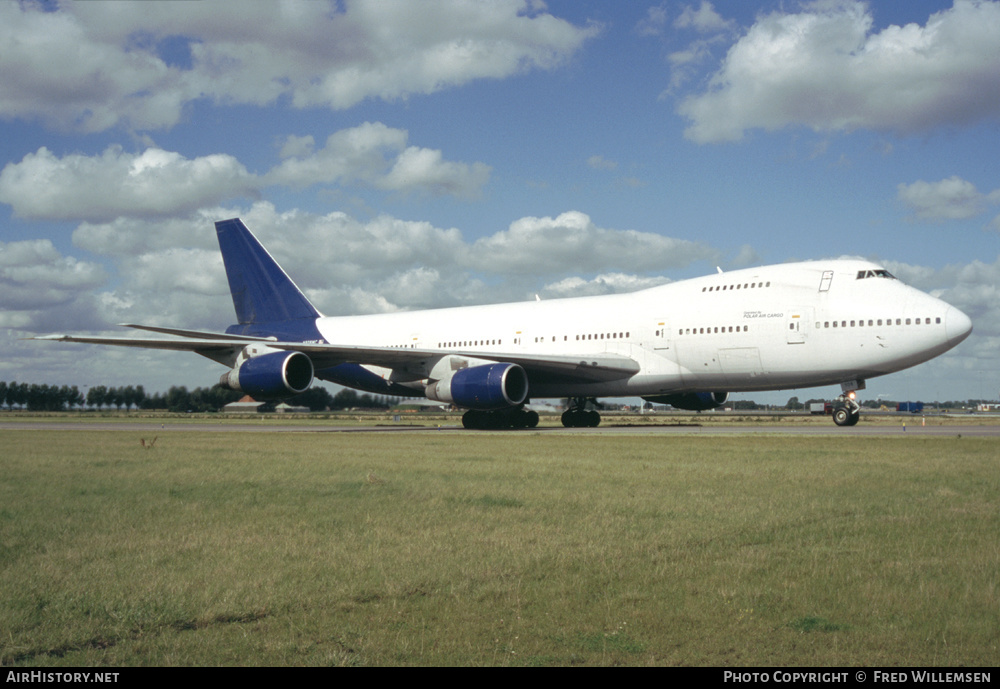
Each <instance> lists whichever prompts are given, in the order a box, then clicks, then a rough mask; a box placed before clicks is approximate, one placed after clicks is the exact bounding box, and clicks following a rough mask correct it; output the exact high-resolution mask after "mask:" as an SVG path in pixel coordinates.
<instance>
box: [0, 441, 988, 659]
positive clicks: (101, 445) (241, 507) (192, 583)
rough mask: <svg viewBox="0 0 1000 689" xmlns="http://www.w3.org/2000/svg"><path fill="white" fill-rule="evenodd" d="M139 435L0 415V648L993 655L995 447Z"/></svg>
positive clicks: (185, 654)
mask: <svg viewBox="0 0 1000 689" xmlns="http://www.w3.org/2000/svg"><path fill="white" fill-rule="evenodd" d="M140 436H141V434H140V433H138V432H129V431H109V432H89V431H63V432H49V433H40V432H37V431H33V432H27V431H25V432H21V431H4V430H0V447H2V448H3V450H2V453H3V454H2V457H0V663H2V664H3V665H19V666H20V665H24V666H30V665H61V664H65V665H209V664H212V665H218V664H223V665H226V664H231V665H254V664H260V665H411V664H412V665H428V664H438V665H440V664H446V665H571V664H581V665H613V664H627V665H648V664H651V665H663V664H671V665H672V664H685V665H758V664H767V665H869V666H874V665H993V664H995V661H996V658H997V657H998V653H1000V649H998V645H1000V613H998V612H997V610H998V593H1000V592H998V581H1000V539H998V537H997V534H998V533H1000V471H998V469H1000V441H997V440H995V439H989V438H943V437H935V438H926V437H924V438H896V437H893V438H870V437H869V438H856V437H855V438H808V437H807V438H795V437H771V436H767V437H748V436H742V437H718V436H716V437H688V436H678V437H662V436H656V435H648V436H645V435H644V436H641V437H639V436H637V437H626V436H620V435H609V436H585V435H562V434H558V435H556V434H545V433H543V434H532V433H508V434H479V433H477V434H449V435H438V434H434V433H432V432H425V433H421V434H404V435H399V434H278V433H260V434H258V433H253V432H246V433H231V432H227V433H213V432H211V431H210V430H206V431H204V432H190V433H188V432H177V431H173V432H169V433H165V434H161V435H160V436H159V438H158V440H157V442H156V445H155V447H153V448H152V449H144V448H143V447H142V446H140V443H139V439H140ZM147 440H148V438H147Z"/></svg>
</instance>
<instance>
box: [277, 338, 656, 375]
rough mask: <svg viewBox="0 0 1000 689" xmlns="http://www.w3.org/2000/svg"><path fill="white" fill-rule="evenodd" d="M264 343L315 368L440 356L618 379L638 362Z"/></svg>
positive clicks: (533, 371) (391, 364)
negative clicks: (300, 357)
mask: <svg viewBox="0 0 1000 689" xmlns="http://www.w3.org/2000/svg"><path fill="white" fill-rule="evenodd" d="M267 346H268V347H274V348H275V349H286V350H289V351H298V352H302V353H303V354H306V355H308V356H309V358H310V359H312V362H313V366H315V367H316V368H317V369H323V368H329V367H332V366H336V365H338V364H347V363H350V364H370V365H373V366H382V367H385V368H399V367H405V366H407V365H414V364H420V363H421V362H425V361H428V360H431V359H435V358H438V357H442V356H449V355H450V356H459V357H468V358H470V359H480V360H485V361H496V362H501V363H511V364H518V365H519V366H521V367H522V368H523V369H524V370H525V371H526V372H527V373H528V376H529V378H532V377H537V376H545V377H546V378H548V379H566V380H577V381H582V382H591V381H606V380H619V379H621V378H628V377H629V376H632V375H635V374H636V373H638V372H639V363H638V362H637V361H635V360H634V359H631V358H630V357H627V356H622V355H620V354H609V353H606V352H601V353H598V354H588V355H582V354H581V355H579V356H565V355H543V354H522V353H510V352H483V351H473V350H469V351H455V350H451V349H449V350H443V349H396V348H391V347H359V346H351V345H333V344H304V343H301V342H268V343H267Z"/></svg>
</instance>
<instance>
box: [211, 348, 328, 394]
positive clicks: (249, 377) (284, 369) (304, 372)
mask: <svg viewBox="0 0 1000 689" xmlns="http://www.w3.org/2000/svg"><path fill="white" fill-rule="evenodd" d="M312 379H313V365H312V361H311V360H310V359H309V357H308V356H306V355H305V354H303V353H302V352H273V353H271V354H261V355H260V356H255V357H252V358H250V359H247V360H246V361H244V362H243V363H242V364H240V365H239V366H236V367H235V368H234V369H232V370H231V371H229V372H228V373H225V374H223V376H222V378H221V379H220V380H219V385H221V386H222V387H224V388H229V389H230V390H238V391H240V392H245V393H246V394H248V395H250V396H251V397H253V398H254V399H255V400H257V401H261V402H262V401H266V400H280V399H284V398H286V397H294V396H295V395H298V394H300V393H303V392H305V391H306V390H308V389H309V386H310V385H311V384H312Z"/></svg>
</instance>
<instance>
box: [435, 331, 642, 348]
mask: <svg viewBox="0 0 1000 689" xmlns="http://www.w3.org/2000/svg"><path fill="white" fill-rule="evenodd" d="M629 335H630V333H629V332H627V331H626V332H617V333H587V334H584V335H576V336H575V338H576V341H577V342H581V341H585V340H624V339H626V338H628V337H629ZM550 341H551V342H557V341H558V337H557V336H555V335H552V336H551V337H536V338H535V342H536V343H540V342H550ZM562 341H563V342H569V335H563V337H562ZM501 344H503V340H462V341H461V342H438V349H451V348H454V347H492V346H495V345H501ZM514 344H521V338H519V337H515V338H514Z"/></svg>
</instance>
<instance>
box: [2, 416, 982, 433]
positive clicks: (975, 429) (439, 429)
mask: <svg viewBox="0 0 1000 689" xmlns="http://www.w3.org/2000/svg"><path fill="white" fill-rule="evenodd" d="M4 430H20V431H23V430H28V431H42V432H45V431H134V432H136V433H176V432H188V433H190V432H203V433H447V434H454V433H462V434H475V433H515V434H516V433H543V434H572V435H579V434H583V435H608V434H629V435H667V436H669V435H794V436H801V435H812V436H831V437H839V436H880V437H884V436H897V437H913V436H927V437H929V436H958V435H961V436H977V437H1000V425H997V424H992V425H971V424H969V425H958V424H942V425H938V424H928V425H925V426H922V425H921V424H920V421H919V420H917V421H916V423H908V424H906V425H903V424H899V425H886V424H871V425H865V424H864V423H863V422H862V423H860V424H858V425H857V426H853V427H847V428H840V427H838V426H835V425H834V424H833V423H830V424H829V425H826V424H781V423H761V424H750V423H748V424H739V425H732V426H722V425H716V424H707V425H703V426H701V425H693V424H669V423H666V424H662V425H653V424H643V425H615V424H614V423H608V424H604V425H602V426H599V427H598V428H562V427H558V426H542V427H539V428H532V429H522V430H507V431H496V430H494V431H470V430H466V429H464V428H462V427H461V426H459V425H454V424H451V425H442V426H415V425H407V424H403V423H386V424H384V425H371V426H335V425H330V426H321V425H316V424H309V425H306V424H296V423H294V422H291V421H283V420H277V421H272V420H268V421H262V422H259V423H246V422H239V421H233V422H229V423H210V424H200V423H168V424H160V423H155V422H151V423H144V422H125V421H113V420H112V421H106V422H80V423H68V422H61V421H52V422H49V421H37V422H14V421H11V422H5V423H0V432H2V431H4Z"/></svg>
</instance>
